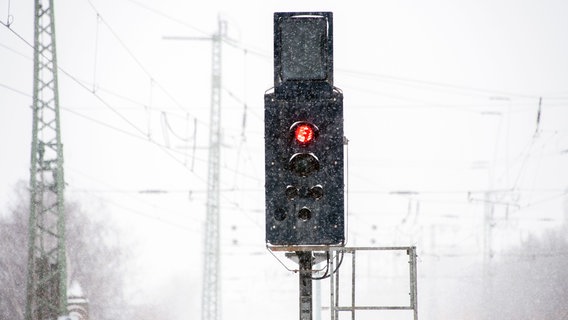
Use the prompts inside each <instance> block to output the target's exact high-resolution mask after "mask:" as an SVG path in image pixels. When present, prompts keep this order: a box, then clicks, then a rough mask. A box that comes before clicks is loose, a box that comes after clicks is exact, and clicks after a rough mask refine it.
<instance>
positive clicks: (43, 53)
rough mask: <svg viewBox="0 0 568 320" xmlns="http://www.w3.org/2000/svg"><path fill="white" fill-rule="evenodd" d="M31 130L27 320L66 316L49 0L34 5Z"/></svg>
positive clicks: (59, 148)
mask: <svg viewBox="0 0 568 320" xmlns="http://www.w3.org/2000/svg"><path fill="white" fill-rule="evenodd" d="M34 6H35V7H34V12H35V18H34V76H33V81H34V84H33V106H32V109H33V132H32V150H31V168H30V192H31V195H30V217H29V243H28V274H27V296H26V310H25V319H26V320H45V319H57V318H58V317H59V316H63V315H65V314H66V313H67V271H66V261H65V212H64V205H63V202H64V201H63V200H64V199H63V189H64V179H63V147H62V144H61V131H60V125H59V123H60V121H59V96H58V83H57V55H56V49H55V23H54V12H53V0H46V1H41V0H35V1H34Z"/></svg>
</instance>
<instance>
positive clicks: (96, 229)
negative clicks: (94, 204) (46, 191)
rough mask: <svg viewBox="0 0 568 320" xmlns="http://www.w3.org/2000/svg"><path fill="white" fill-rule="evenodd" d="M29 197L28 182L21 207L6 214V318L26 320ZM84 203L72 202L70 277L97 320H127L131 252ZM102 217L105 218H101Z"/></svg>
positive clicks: (0, 304) (19, 191)
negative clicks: (128, 257) (128, 254)
mask: <svg viewBox="0 0 568 320" xmlns="http://www.w3.org/2000/svg"><path fill="white" fill-rule="evenodd" d="M28 204H29V193H28V191H27V188H26V187H25V185H24V184H23V183H21V184H19V185H18V186H17V188H16V202H15V205H14V206H13V208H12V209H10V210H9V212H8V213H7V214H4V215H0V219H1V220H0V243H1V245H0V319H23V316H24V310H25V302H26V301H25V294H26V293H25V290H26V274H27V273H26V270H27V243H28V215H29V210H28ZM92 214H93V213H90V212H89V211H88V210H83V209H82V208H81V206H80V204H78V203H66V215H67V224H66V229H67V230H66V233H67V234H66V235H67V256H68V261H69V263H68V269H69V272H68V276H69V278H70V279H71V280H73V281H76V282H78V283H79V284H80V285H81V287H82V289H83V292H84V294H85V296H86V297H87V299H88V300H89V310H90V316H91V319H97V320H107V319H108V320H111V319H118V318H122V316H121V315H124V312H126V311H127V309H128V307H127V306H126V301H125V299H124V281H123V279H124V275H125V274H124V273H125V270H124V262H125V259H126V250H125V249H124V247H123V246H121V243H120V241H119V237H118V234H119V233H118V231H117V230H116V229H115V228H113V226H111V225H110V224H109V222H108V220H104V219H95V218H94V216H93V215H92ZM99 216H100V215H99Z"/></svg>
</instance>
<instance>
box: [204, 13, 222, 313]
mask: <svg viewBox="0 0 568 320" xmlns="http://www.w3.org/2000/svg"><path fill="white" fill-rule="evenodd" d="M218 27H219V29H218V31H217V33H216V34H214V35H213V36H212V37H211V40H212V48H213V52H212V60H211V114H210V123H209V164H208V172H207V213H206V214H207V215H206V219H205V239H204V260H203V288H202V290H203V292H202V301H201V319H202V320H220V319H221V315H220V309H221V298H220V296H221V281H220V277H219V274H220V273H219V181H220V179H219V171H220V165H219V164H220V157H221V57H222V56H221V44H222V41H223V37H224V36H225V27H226V25H225V22H224V21H222V20H221V19H220V18H219V21H218Z"/></svg>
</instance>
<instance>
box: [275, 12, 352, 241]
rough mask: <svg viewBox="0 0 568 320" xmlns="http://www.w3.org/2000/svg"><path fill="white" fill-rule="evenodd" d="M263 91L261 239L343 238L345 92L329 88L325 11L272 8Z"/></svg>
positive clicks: (330, 45)
mask: <svg viewBox="0 0 568 320" xmlns="http://www.w3.org/2000/svg"><path fill="white" fill-rule="evenodd" d="M274 57H275V61H274V74H275V76H274V92H271V93H267V94H266V95H265V173H266V180H265V188H266V190H265V191H266V194H265V196H266V242H267V244H268V245H271V246H304V245H328V246H337V245H343V244H344V242H345V231H344V174H343V171H344V169H343V167H344V165H343V140H344V139H343V94H342V93H341V92H340V90H339V89H337V88H335V87H333V29H332V14H331V12H315V13H275V14H274Z"/></svg>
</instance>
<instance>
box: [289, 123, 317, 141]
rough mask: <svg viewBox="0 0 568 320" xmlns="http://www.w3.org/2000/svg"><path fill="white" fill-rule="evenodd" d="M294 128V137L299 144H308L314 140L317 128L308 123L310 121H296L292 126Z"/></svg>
mask: <svg viewBox="0 0 568 320" xmlns="http://www.w3.org/2000/svg"><path fill="white" fill-rule="evenodd" d="M293 128H294V129H293V130H294V138H295V139H296V141H298V142H299V143H300V144H304V145H305V144H308V143H310V142H312V141H314V139H315V137H316V130H317V128H316V127H315V126H314V125H312V124H310V123H305V122H303V123H297V124H296V125H294V126H293Z"/></svg>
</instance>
